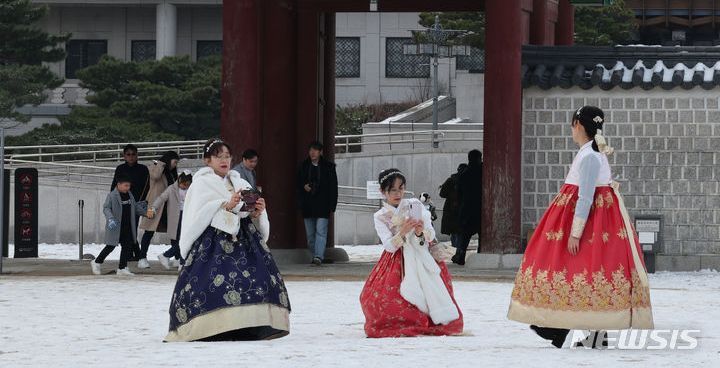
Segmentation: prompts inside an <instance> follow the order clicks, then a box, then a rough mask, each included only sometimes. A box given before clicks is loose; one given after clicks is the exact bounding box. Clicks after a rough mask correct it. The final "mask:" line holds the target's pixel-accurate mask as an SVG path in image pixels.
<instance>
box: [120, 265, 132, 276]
mask: <svg viewBox="0 0 720 368" xmlns="http://www.w3.org/2000/svg"><path fill="white" fill-rule="evenodd" d="M117 275H118V276H135V274H134V273H132V272H130V269H129V268H127V267H125V268H118V269H117Z"/></svg>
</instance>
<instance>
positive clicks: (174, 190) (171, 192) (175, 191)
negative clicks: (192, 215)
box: [150, 182, 181, 240]
mask: <svg viewBox="0 0 720 368" xmlns="http://www.w3.org/2000/svg"><path fill="white" fill-rule="evenodd" d="M163 205H166V206H167V233H168V235H170V239H171V240H177V230H178V223H179V220H180V212H181V208H180V185H179V183H178V182H175V184H173V185H171V186H169V187H168V188H167V189H165V191H164V192H162V194H161V195H160V196H159V197H157V199H155V202H153V204H152V206H150V207H151V208H155V209H156V211H157V209H158V208H160V207H161V206H163ZM155 213H156V214H159V213H160V212H155Z"/></svg>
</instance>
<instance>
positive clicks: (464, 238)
mask: <svg viewBox="0 0 720 368" xmlns="http://www.w3.org/2000/svg"><path fill="white" fill-rule="evenodd" d="M475 234H478V236H480V233H479V232H474V233H471V232H462V233H460V234H457V244H456V246H457V249H456V250H455V255H456V256H457V257H458V258H462V259H465V253H466V252H467V249H468V246H469V245H470V239H471V238H472V237H473V235H475ZM478 252H480V245H479V244H478Z"/></svg>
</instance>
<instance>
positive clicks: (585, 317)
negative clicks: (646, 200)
mask: <svg viewBox="0 0 720 368" xmlns="http://www.w3.org/2000/svg"><path fill="white" fill-rule="evenodd" d="M603 123H604V114H603V111H602V110H600V109H599V108H597V107H594V106H585V107H582V108H580V109H579V110H577V111H576V112H575V114H574V115H573V120H572V133H573V140H574V141H575V143H577V144H578V145H579V146H580V151H579V152H578V154H577V156H575V159H574V161H573V163H572V166H571V168H570V172H569V173H568V176H567V178H566V179H565V184H564V185H563V187H562V188H561V189H560V193H559V194H558V195H557V196H556V197H555V199H554V200H553V201H552V203H551V204H550V207H549V208H548V210H547V211H546V212H545V215H543V217H542V219H541V220H540V223H539V224H538V226H537V229H536V230H535V232H534V234H533V236H532V238H531V239H530V241H529V242H528V246H527V249H526V250H525V255H524V258H523V261H522V265H521V266H520V270H519V271H518V273H517V277H516V279H515V288H514V289H513V292H512V300H511V303H510V310H509V312H508V318H509V319H511V320H515V321H518V322H523V323H528V324H531V328H532V329H533V330H534V331H535V332H536V333H537V334H538V335H540V336H541V337H543V338H545V339H548V340H551V341H552V343H553V345H555V346H556V347H558V348H560V347H562V345H563V343H564V341H565V338H566V336H567V334H568V332H569V329H578V330H591V331H593V332H592V333H591V334H590V336H588V339H586V340H585V341H583V342H582V343H583V345H585V346H587V347H590V346H592V347H601V346H603V345H606V341H605V338H606V334H605V333H604V332H603V331H602V330H619V329H628V328H639V329H652V328H653V318H652V309H651V307H650V291H649V287H648V277H647V272H646V271H645V264H644V261H643V258H642V251H641V249H640V247H639V243H638V239H637V236H636V234H635V231H634V229H633V227H632V225H631V224H630V218H629V216H628V213H627V210H626V209H625V205H624V203H623V199H622V197H621V196H620V193H619V192H618V185H617V183H616V182H613V180H612V174H611V171H610V165H609V163H608V159H607V155H609V154H611V153H612V148H611V147H608V146H607V144H606V143H605V139H604V138H603V136H602V127H603Z"/></svg>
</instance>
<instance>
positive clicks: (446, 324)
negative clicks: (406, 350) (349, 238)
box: [360, 169, 463, 337]
mask: <svg viewBox="0 0 720 368" xmlns="http://www.w3.org/2000/svg"><path fill="white" fill-rule="evenodd" d="M378 182H379V183H380V189H381V191H382V193H383V195H384V196H385V203H383V208H382V209H380V210H379V211H378V212H376V213H375V216H374V219H375V230H377V233H378V236H379V237H380V240H381V241H382V245H383V247H384V248H385V251H384V252H383V254H382V256H381V257H380V261H378V263H377V265H375V267H374V268H373V270H372V272H370V276H368V279H367V281H366V282H365V287H364V288H363V290H362V293H361V294H360V304H361V306H362V310H363V313H364V314H365V333H366V334H367V336H368V337H404V336H418V335H456V334H460V333H462V330H463V318H462V312H461V311H460V308H459V307H458V306H457V303H456V302H455V299H454V297H453V289H452V280H451V278H450V273H449V272H448V269H447V267H446V266H445V263H444V262H442V261H437V260H436V259H435V257H434V256H433V254H434V252H433V250H434V249H433V248H432V247H433V245H432V244H433V243H434V242H433V240H434V239H435V230H433V227H432V221H431V215H430V212H428V210H427V209H425V206H424V205H423V204H422V202H420V201H419V200H418V199H416V198H411V199H403V195H404V193H405V177H404V176H403V174H402V173H401V172H400V171H399V170H397V169H389V170H385V171H383V172H382V173H380V176H379V178H378Z"/></svg>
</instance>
